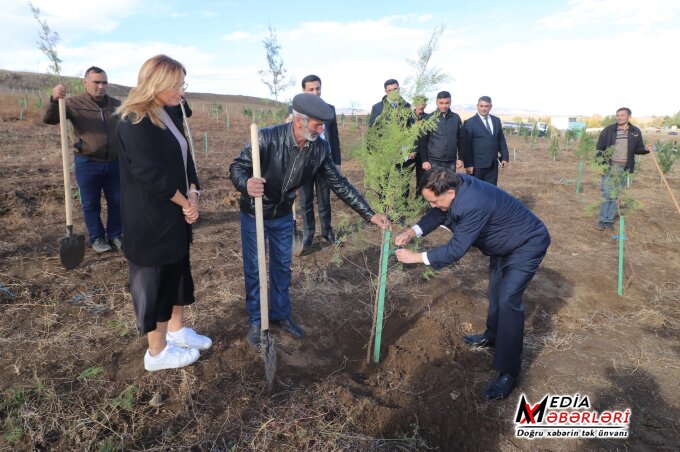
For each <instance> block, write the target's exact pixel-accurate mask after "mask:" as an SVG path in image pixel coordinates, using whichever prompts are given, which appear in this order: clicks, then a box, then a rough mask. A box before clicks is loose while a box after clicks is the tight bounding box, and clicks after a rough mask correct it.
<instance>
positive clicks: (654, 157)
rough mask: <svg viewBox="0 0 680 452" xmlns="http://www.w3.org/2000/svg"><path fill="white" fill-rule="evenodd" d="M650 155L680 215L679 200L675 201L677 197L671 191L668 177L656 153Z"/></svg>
mask: <svg viewBox="0 0 680 452" xmlns="http://www.w3.org/2000/svg"><path fill="white" fill-rule="evenodd" d="M650 154H652V160H654V165H656V169H658V170H659V176H661V180H662V181H663V183H664V184H665V185H666V188H667V189H668V194H669V195H671V199H672V200H673V204H675V208H676V209H677V211H678V214H680V206H678V200H677V199H675V195H674V194H673V190H671V187H670V185H668V181H667V180H666V177H665V176H664V175H663V171H661V167H660V166H659V161H658V160H657V159H656V154H655V151H652V152H650Z"/></svg>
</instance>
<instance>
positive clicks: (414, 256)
mask: <svg viewBox="0 0 680 452" xmlns="http://www.w3.org/2000/svg"><path fill="white" fill-rule="evenodd" d="M394 254H396V255H397V260H398V261H399V262H403V263H404V264H422V263H423V255H422V254H421V253H414V252H413V251H411V250H407V249H406V248H401V249H398V250H396V251H395V252H394Z"/></svg>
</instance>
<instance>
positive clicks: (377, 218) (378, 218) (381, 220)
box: [371, 213, 392, 231]
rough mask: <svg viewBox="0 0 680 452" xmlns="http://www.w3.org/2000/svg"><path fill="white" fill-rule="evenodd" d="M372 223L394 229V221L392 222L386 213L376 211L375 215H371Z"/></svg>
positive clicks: (382, 227)
mask: <svg viewBox="0 0 680 452" xmlns="http://www.w3.org/2000/svg"><path fill="white" fill-rule="evenodd" d="M371 223H373V224H376V225H378V226H379V227H380V229H387V228H389V229H390V231H391V230H392V223H390V220H388V219H387V217H386V216H385V214H384V213H376V214H375V215H373V216H372V217H371Z"/></svg>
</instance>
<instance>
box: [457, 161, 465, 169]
mask: <svg viewBox="0 0 680 452" xmlns="http://www.w3.org/2000/svg"><path fill="white" fill-rule="evenodd" d="M462 167H463V161H462V160H456V169H459V168H462Z"/></svg>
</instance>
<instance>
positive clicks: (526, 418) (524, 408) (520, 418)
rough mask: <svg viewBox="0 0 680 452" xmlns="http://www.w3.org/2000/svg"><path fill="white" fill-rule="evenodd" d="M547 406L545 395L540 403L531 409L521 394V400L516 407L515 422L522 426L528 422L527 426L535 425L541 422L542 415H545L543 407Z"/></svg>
mask: <svg viewBox="0 0 680 452" xmlns="http://www.w3.org/2000/svg"><path fill="white" fill-rule="evenodd" d="M546 406H548V396H547V395H546V396H545V397H543V400H541V403H537V404H536V405H534V406H533V407H532V406H530V405H529V404H528V403H527V399H526V398H525V397H524V394H522V398H521V399H520V401H519V404H518V405H517V416H516V417H515V422H519V423H520V424H524V423H525V422H528V423H529V424H536V423H537V422H541V421H543V415H544V414H545V407H546Z"/></svg>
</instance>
